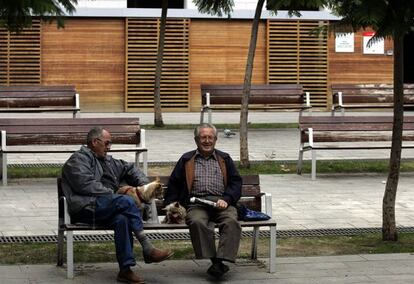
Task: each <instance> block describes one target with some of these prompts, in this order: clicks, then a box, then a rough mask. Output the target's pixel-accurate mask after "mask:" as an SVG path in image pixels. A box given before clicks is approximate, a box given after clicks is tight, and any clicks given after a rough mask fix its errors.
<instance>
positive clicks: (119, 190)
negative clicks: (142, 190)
mask: <svg viewBox="0 0 414 284" xmlns="http://www.w3.org/2000/svg"><path fill="white" fill-rule="evenodd" d="M128 190H133V191H135V190H136V187H135V186H130V185H124V186H121V187H120V188H119V189H118V191H117V192H127V191H128Z"/></svg>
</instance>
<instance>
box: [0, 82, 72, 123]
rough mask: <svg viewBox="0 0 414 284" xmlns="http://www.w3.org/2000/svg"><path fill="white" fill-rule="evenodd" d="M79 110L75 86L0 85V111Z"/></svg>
mask: <svg viewBox="0 0 414 284" xmlns="http://www.w3.org/2000/svg"><path fill="white" fill-rule="evenodd" d="M79 111H80V107H79V94H78V93H77V92H76V90H75V86H69V85H68V86H40V85H33V86H8V87H3V86H1V87H0V112H3V113H28V112H30V113H36V112H72V113H73V117H76V116H77V114H78V112H79Z"/></svg>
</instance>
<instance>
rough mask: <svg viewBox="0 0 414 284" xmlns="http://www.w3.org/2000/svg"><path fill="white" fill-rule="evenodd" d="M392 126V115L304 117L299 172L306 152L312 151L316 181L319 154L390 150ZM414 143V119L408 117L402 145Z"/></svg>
mask: <svg viewBox="0 0 414 284" xmlns="http://www.w3.org/2000/svg"><path fill="white" fill-rule="evenodd" d="M392 126H393V117H392V116H301V117H300V118H299V130H300V146H299V158H298V165H297V173H298V174H301V172H302V160H303V153H304V152H306V151H311V156H312V173H311V176H312V179H313V180H314V179H316V151H320V150H369V149H390V148H391V136H392ZM413 141H414V116H405V117H404V129H403V142H413ZM355 142H363V143H355ZM373 142H381V143H373ZM402 148H414V143H410V144H407V143H403V146H402Z"/></svg>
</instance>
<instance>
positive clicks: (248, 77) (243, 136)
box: [240, 0, 265, 168]
mask: <svg viewBox="0 0 414 284" xmlns="http://www.w3.org/2000/svg"><path fill="white" fill-rule="evenodd" d="M264 1H265V0H258V2H257V6H256V12H255V14H254V19H253V25H252V32H251V35H250V45H249V53H248V55H247V63H246V73H245V75H244V85H243V97H242V105H241V111H240V166H241V167H244V168H249V167H250V161H249V147H248V131H247V118H248V106H249V96H250V88H251V85H252V74H253V62H254V55H255V51H256V43H257V31H258V29H259V20H260V16H261V14H262V9H263V4H264Z"/></svg>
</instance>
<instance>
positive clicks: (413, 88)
mask: <svg viewBox="0 0 414 284" xmlns="http://www.w3.org/2000/svg"><path fill="white" fill-rule="evenodd" d="M331 89H332V113H335V111H337V110H340V111H341V112H342V114H344V112H345V110H346V109H348V110H356V109H358V110H361V109H363V110H367V109H392V108H393V105H394V104H393V102H394V89H393V86H392V85H389V84H337V85H332V86H331ZM404 108H405V109H407V110H410V109H411V110H412V109H413V108H414V84H405V85H404Z"/></svg>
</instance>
